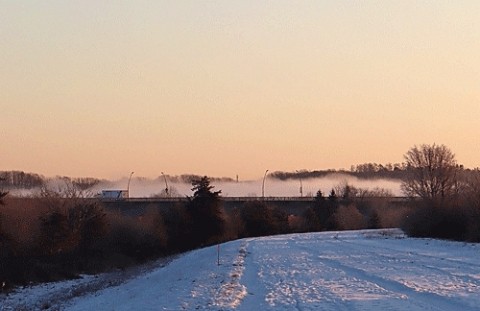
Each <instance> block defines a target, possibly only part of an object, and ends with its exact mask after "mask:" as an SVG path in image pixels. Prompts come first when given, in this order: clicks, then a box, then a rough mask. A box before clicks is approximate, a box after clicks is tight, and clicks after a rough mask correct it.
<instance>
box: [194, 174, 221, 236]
mask: <svg viewBox="0 0 480 311" xmlns="http://www.w3.org/2000/svg"><path fill="white" fill-rule="evenodd" d="M192 186H193V188H192V191H193V192H194V193H193V198H190V199H189V202H188V211H189V213H190V215H191V219H192V243H193V246H201V245H205V244H212V243H214V242H217V241H219V240H220V238H221V236H222V234H223V233H224V231H225V217H224V211H223V208H222V202H221V200H220V193H221V191H212V190H213V188H214V187H213V186H211V185H210V179H209V178H208V177H207V176H204V177H202V178H201V179H198V180H194V181H192Z"/></svg>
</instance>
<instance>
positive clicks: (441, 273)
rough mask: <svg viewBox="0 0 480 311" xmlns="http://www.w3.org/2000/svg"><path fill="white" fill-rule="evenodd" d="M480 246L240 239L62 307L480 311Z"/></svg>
mask: <svg viewBox="0 0 480 311" xmlns="http://www.w3.org/2000/svg"><path fill="white" fill-rule="evenodd" d="M479 253H480V245H473V244H466V243H456V242H446V241H437V240H428V239H411V238H405V237H403V235H402V234H401V232H399V231H398V230H397V231H395V230H389V231H350V232H330V233H310V234H297V235H285V236H275V237H265V238H256V239H244V240H238V241H234V242H230V243H226V244H223V245H221V247H220V255H221V257H220V259H221V262H220V265H219V266H218V265H217V247H210V248H205V249H201V250H198V251H193V252H190V253H188V254H186V255H184V256H181V257H179V258H177V259H175V260H173V261H172V262H171V263H170V264H169V265H167V266H166V267H163V268H158V269H155V270H153V271H151V272H148V273H146V274H143V275H141V276H139V277H137V278H135V279H132V280H130V281H128V282H126V283H124V284H122V285H119V286H116V287H109V288H106V289H104V290H101V291H98V292H96V293H94V294H92V295H89V296H85V297H79V298H76V299H73V300H70V301H68V302H66V303H65V304H64V305H63V308H65V309H66V310H409V311H414V310H462V311H467V310H479V308H480V263H479V261H478V255H479ZM0 309H1V308H0Z"/></svg>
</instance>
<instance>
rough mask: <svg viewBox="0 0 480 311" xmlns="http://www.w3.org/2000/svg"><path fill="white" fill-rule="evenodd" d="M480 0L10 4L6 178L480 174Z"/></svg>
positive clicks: (1, 127) (1, 72) (3, 68)
mask: <svg viewBox="0 0 480 311" xmlns="http://www.w3.org/2000/svg"><path fill="white" fill-rule="evenodd" d="M479 16H480V2H479V1H476V0H472V1H466V0H465V1H442V0H435V1H427V0H425V1H409V0H405V1H388V0H383V1H334V0H328V1H321V0H315V1H302V0H301V1H285V0H275V1H258V0H242V1H223V0H216V1H215V0H208V1H207V0H206V1H198V0H192V1H186V0H184V1H182V0H178V1H160V0H155V1H154V0H151V1H147V0H138V1H91V0H86V1H63V0H58V1H48V0H46V1H33V0H24V1H0V42H1V49H0V134H1V136H0V143H1V148H0V170H23V171H28V172H35V173H39V174H43V175H46V176H56V175H62V176H64V175H66V176H71V177H84V176H91V177H99V178H122V177H125V176H128V175H129V174H130V172H132V171H133V172H135V176H144V177H152V178H153V177H157V176H159V175H160V174H161V172H164V173H165V174H169V175H179V174H184V173H192V174H199V175H208V176H215V177H221V176H223V177H232V178H235V177H236V175H238V176H239V178H240V179H241V180H248V179H259V178H262V177H263V175H264V172H265V170H267V169H268V170H269V171H296V170H301V169H307V170H316V169H342V168H345V169H349V168H350V166H351V165H354V164H361V163H365V162H375V163H382V164H386V163H397V162H402V161H403V155H404V154H405V153H406V152H407V151H408V149H410V148H411V147H413V146H414V145H419V144H424V143H426V144H433V143H437V144H445V145H446V146H447V147H449V148H450V149H451V150H452V151H453V152H454V153H455V154H456V158H457V160H458V162H459V163H461V164H464V165H465V166H466V167H470V168H475V167H479V166H480V147H479V146H480V135H479V132H480V131H479V130H480V125H479V117H480V57H478V55H480V18H478V17H479Z"/></svg>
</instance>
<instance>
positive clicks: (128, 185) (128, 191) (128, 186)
mask: <svg viewBox="0 0 480 311" xmlns="http://www.w3.org/2000/svg"><path fill="white" fill-rule="evenodd" d="M133 173H135V172H131V173H130V177H128V184H127V196H128V198H130V180H131V179H132V175H133Z"/></svg>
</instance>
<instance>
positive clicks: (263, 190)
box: [262, 170, 268, 199]
mask: <svg viewBox="0 0 480 311" xmlns="http://www.w3.org/2000/svg"><path fill="white" fill-rule="evenodd" d="M267 173H268V170H266V171H265V175H263V182H262V199H264V198H265V178H266V177H267Z"/></svg>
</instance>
